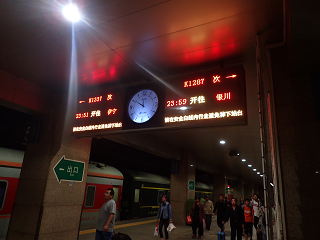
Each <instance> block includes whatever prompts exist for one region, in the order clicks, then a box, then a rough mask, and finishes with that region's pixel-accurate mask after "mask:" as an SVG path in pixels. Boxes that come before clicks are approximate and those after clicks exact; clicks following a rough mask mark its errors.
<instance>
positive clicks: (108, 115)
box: [72, 66, 247, 136]
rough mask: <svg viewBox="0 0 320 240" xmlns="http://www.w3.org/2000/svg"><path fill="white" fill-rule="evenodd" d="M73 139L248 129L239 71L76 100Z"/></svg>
mask: <svg viewBox="0 0 320 240" xmlns="http://www.w3.org/2000/svg"><path fill="white" fill-rule="evenodd" d="M77 106H78V107H77V113H76V115H75V116H74V125H73V129H72V132H73V134H74V135H76V136H92V135H103V134H108V133H112V132H115V131H137V130H142V129H170V128H193V127H207V126H221V125H233V124H246V123H247V107H246V83H245V72H244V69H243V67H242V66H234V67H230V68H222V69H215V70H209V71H202V72H198V73H193V74H188V75H183V76H179V77H176V78H174V79H171V80H170V81H168V82H167V83H166V84H163V83H159V82H158V83H152V84H146V85H139V86H134V87H130V88H127V89H115V90H112V89H111V90H105V91H101V92H99V93H95V94H87V95H84V96H81V97H79V99H78V104H77Z"/></svg>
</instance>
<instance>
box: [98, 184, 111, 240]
mask: <svg viewBox="0 0 320 240" xmlns="http://www.w3.org/2000/svg"><path fill="white" fill-rule="evenodd" d="M113 196H114V190H113V188H108V190H107V191H105V192H104V199H105V200H106V201H105V202H104V203H103V205H102V207H101V209H100V213H99V220H98V225H97V229H96V237H95V240H111V238H112V233H113V228H114V225H115V214H116V202H115V201H114V200H113Z"/></svg>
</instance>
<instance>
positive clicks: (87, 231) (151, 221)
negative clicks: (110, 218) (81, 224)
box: [79, 220, 156, 235]
mask: <svg viewBox="0 0 320 240" xmlns="http://www.w3.org/2000/svg"><path fill="white" fill-rule="evenodd" d="M155 221H156V220H149V221H144V222H135V223H127V224H121V225H116V226H115V227H114V229H119V228H125V227H132V226H137V225H142V224H147V223H153V222H155ZM94 232H96V229H90V230H83V231H80V232H79V235H83V234H88V233H94Z"/></svg>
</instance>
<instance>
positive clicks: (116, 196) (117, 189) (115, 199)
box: [113, 188, 119, 203]
mask: <svg viewBox="0 0 320 240" xmlns="http://www.w3.org/2000/svg"><path fill="white" fill-rule="evenodd" d="M113 191H114V196H113V200H114V201H115V202H116V203H117V202H118V195H119V188H113Z"/></svg>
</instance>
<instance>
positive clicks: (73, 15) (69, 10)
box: [62, 4, 80, 22]
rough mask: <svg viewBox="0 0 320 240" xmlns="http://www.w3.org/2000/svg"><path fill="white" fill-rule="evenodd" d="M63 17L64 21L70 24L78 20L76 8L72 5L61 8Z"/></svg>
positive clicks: (78, 15)
mask: <svg viewBox="0 0 320 240" xmlns="http://www.w3.org/2000/svg"><path fill="white" fill-rule="evenodd" d="M62 13H63V15H64V16H65V18H66V19H68V20H70V21H71V22H77V21H79V20H80V14H79V12H78V7H77V6H76V5H74V4H69V5H67V6H65V7H64V8H63V11H62Z"/></svg>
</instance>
